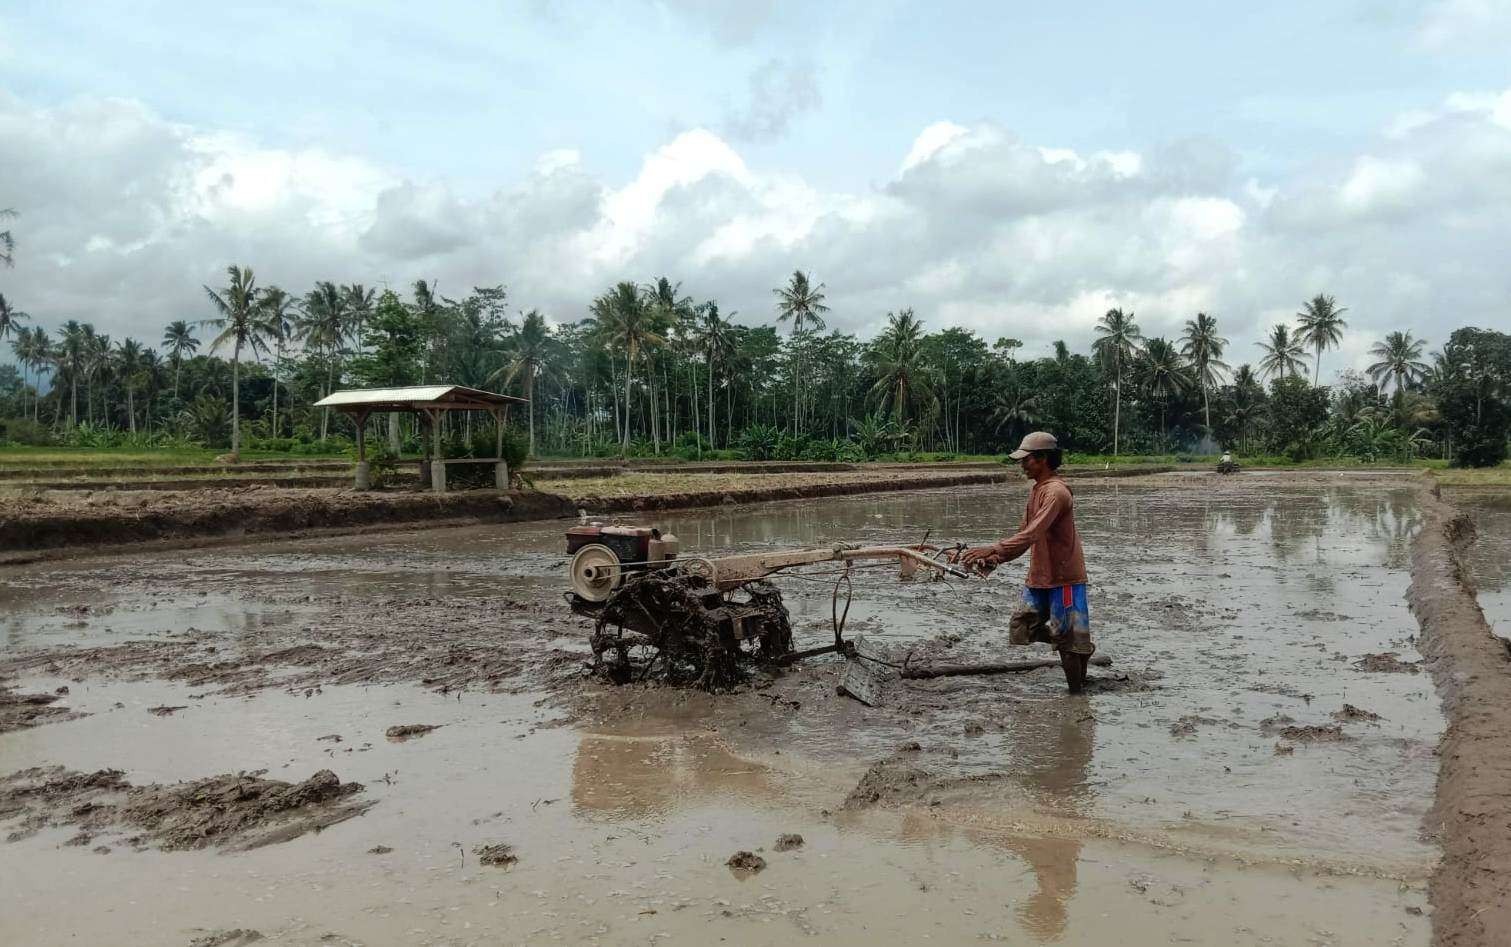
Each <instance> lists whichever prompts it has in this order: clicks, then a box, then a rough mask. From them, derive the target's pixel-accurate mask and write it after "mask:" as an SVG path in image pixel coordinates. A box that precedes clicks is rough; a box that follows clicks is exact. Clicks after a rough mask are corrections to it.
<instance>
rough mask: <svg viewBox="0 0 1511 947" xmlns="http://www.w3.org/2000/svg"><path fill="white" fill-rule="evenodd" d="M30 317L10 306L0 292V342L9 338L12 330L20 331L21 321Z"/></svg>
mask: <svg viewBox="0 0 1511 947" xmlns="http://www.w3.org/2000/svg"><path fill="white" fill-rule="evenodd" d="M30 318H31V316H28V315H27V314H26V313H24V312H22V311H21V310H19V309H17V308H15V307H14V306H12V305H11V304H10V303H9V302H8V301H7V300H6V298H5V294H4V293H0V342H4V341H5V340H6V339H7V338H9V337H10V334H11V333H12V332H18V331H20V329H21V323H22V322H24V321H25V320H27V319H30Z"/></svg>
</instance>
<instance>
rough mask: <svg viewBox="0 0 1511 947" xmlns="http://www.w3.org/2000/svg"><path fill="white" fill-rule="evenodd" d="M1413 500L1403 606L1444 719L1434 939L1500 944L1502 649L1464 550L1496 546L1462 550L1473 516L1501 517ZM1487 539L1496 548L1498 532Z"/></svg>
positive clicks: (1510, 762)
mask: <svg viewBox="0 0 1511 947" xmlns="http://www.w3.org/2000/svg"><path fill="white" fill-rule="evenodd" d="M1422 506H1423V508H1424V509H1425V511H1426V514H1427V516H1426V522H1425V523H1424V525H1423V527H1422V531H1421V534H1420V535H1419V536H1418V538H1417V541H1416V542H1415V543H1414V544H1413V547H1412V583H1411V607H1412V610H1413V611H1415V612H1416V614H1417V617H1418V619H1419V620H1420V621H1421V623H1422V649H1423V653H1424V654H1425V655H1426V657H1427V661H1428V665H1429V667H1430V668H1431V670H1432V676H1433V677H1434V679H1436V681H1437V683H1438V688H1439V691H1440V692H1441V694H1442V697H1443V704H1444V707H1445V708H1446V710H1447V712H1448V720H1449V726H1448V729H1447V732H1446V733H1445V734H1444V736H1443V743H1442V747H1441V755H1442V766H1441V769H1440V771H1439V775H1438V787H1437V802H1436V805H1435V807H1434V811H1433V815H1434V818H1435V820H1436V821H1437V822H1438V823H1439V825H1440V827H1441V834H1442V843H1443V860H1442V862H1441V863H1440V865H1439V867H1438V870H1437V872H1436V873H1435V874H1434V876H1433V879H1432V904H1433V907H1434V909H1435V913H1434V916H1435V923H1434V928H1433V933H1434V938H1433V940H1434V943H1436V944H1441V945H1452V947H1459V945H1476V947H1477V945H1482V944H1483V945H1489V944H1499V943H1504V942H1505V940H1506V937H1507V935H1508V932H1511V804H1508V803H1511V794H1508V790H1507V787H1508V786H1511V651H1508V644H1507V642H1506V640H1505V639H1504V638H1502V637H1500V636H1498V635H1497V634H1496V633H1495V630H1494V629H1493V628H1492V627H1491V626H1490V624H1489V623H1488V622H1487V621H1486V620H1485V615H1484V614H1483V613H1482V612H1481V609H1480V605H1479V603H1478V602H1477V601H1476V600H1475V596H1474V577H1473V575H1472V574H1471V572H1470V568H1469V566H1468V565H1467V564H1466V559H1468V558H1470V556H1471V555H1477V556H1478V557H1479V562H1480V569H1482V570H1484V569H1485V568H1486V566H1487V564H1488V563H1489V562H1490V561H1493V559H1492V557H1493V556H1494V555H1495V552H1494V549H1495V547H1494V546H1492V548H1491V551H1489V552H1481V553H1477V554H1473V553H1471V552H1470V550H1472V549H1473V547H1474V545H1475V539H1476V534H1477V533H1478V532H1479V531H1480V529H1479V526H1480V523H1483V525H1484V526H1488V527H1491V528H1492V529H1493V528H1495V527H1496V526H1503V525H1504V522H1505V521H1504V520H1503V519H1499V518H1498V517H1495V516H1480V515H1478V514H1479V513H1480V510H1479V509H1478V508H1477V507H1478V505H1477V504H1469V505H1468V509H1469V512H1468V513H1464V512H1461V511H1460V510H1459V509H1457V508H1455V507H1454V506H1452V505H1450V504H1448V503H1445V502H1443V501H1442V500H1440V499H1438V498H1436V497H1434V496H1432V495H1430V494H1428V493H1427V492H1426V491H1425V490H1424V491H1423V498H1422ZM1492 535H1493V534H1492ZM1491 542H1492V543H1494V544H1497V545H1499V547H1500V548H1501V549H1502V550H1503V549H1504V548H1505V547H1504V542H1505V540H1504V538H1503V537H1496V538H1495V539H1492V540H1491ZM1503 567H1504V564H1502V568H1503Z"/></svg>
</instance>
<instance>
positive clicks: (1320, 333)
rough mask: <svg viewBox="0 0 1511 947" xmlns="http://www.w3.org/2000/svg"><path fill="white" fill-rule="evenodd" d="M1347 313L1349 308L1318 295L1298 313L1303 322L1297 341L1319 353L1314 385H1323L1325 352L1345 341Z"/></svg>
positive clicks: (1313, 376)
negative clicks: (1344, 316) (1345, 317)
mask: <svg viewBox="0 0 1511 947" xmlns="http://www.w3.org/2000/svg"><path fill="white" fill-rule="evenodd" d="M1345 312H1348V308H1347V307H1345V306H1339V305H1338V301H1337V300H1336V299H1334V298H1333V297H1331V296H1327V295H1324V294H1322V293H1318V294H1317V295H1315V296H1313V297H1312V298H1311V299H1310V300H1309V301H1308V302H1307V304H1306V305H1305V306H1304V307H1303V308H1302V310H1301V311H1300V312H1298V313H1296V316H1297V317H1298V318H1299V319H1300V320H1301V326H1300V329H1299V331H1298V332H1297V333H1296V340H1297V341H1298V342H1300V343H1302V344H1304V345H1310V346H1311V347H1312V348H1313V349H1314V350H1315V351H1316V352H1317V367H1316V369H1315V370H1314V371H1313V373H1312V384H1313V385H1318V384H1321V383H1322V352H1323V350H1324V349H1331V348H1337V347H1338V343H1339V342H1340V341H1342V339H1343V330H1344V329H1346V328H1348V323H1347V322H1344V321H1343V314H1344V313H1345Z"/></svg>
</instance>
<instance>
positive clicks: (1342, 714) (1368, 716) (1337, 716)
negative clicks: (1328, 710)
mask: <svg viewBox="0 0 1511 947" xmlns="http://www.w3.org/2000/svg"><path fill="white" fill-rule="evenodd" d="M1333 719H1334V720H1336V721H1338V722H1339V723H1351V722H1353V721H1356V720H1357V721H1363V722H1365V723H1374V722H1375V721H1377V720H1381V719H1383V718H1381V716H1380V715H1379V714H1377V713H1375V712H1374V711H1372V710H1365V709H1364V708H1363V707H1355V706H1354V705H1353V704H1344V705H1343V709H1342V710H1335V711H1333Z"/></svg>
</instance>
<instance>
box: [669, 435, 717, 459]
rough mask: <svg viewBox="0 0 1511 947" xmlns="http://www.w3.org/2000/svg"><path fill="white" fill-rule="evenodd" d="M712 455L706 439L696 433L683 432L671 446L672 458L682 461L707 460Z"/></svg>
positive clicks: (710, 446)
mask: <svg viewBox="0 0 1511 947" xmlns="http://www.w3.org/2000/svg"><path fill="white" fill-rule="evenodd" d="M712 453H713V445H712V444H710V443H709V442H708V438H706V437H704V436H703V435H701V434H699V433H697V432H696V431H683V432H682V433H681V434H679V435H677V440H676V443H674V444H673V445H672V456H674V457H677V458H680V459H682V460H707V459H708V457H709V455H710V454H712Z"/></svg>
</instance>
